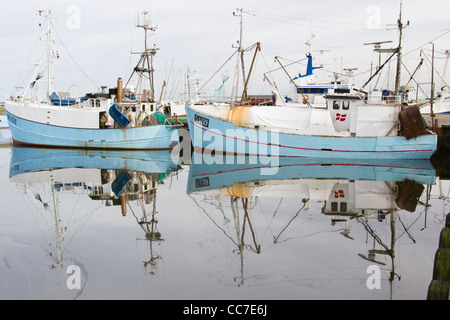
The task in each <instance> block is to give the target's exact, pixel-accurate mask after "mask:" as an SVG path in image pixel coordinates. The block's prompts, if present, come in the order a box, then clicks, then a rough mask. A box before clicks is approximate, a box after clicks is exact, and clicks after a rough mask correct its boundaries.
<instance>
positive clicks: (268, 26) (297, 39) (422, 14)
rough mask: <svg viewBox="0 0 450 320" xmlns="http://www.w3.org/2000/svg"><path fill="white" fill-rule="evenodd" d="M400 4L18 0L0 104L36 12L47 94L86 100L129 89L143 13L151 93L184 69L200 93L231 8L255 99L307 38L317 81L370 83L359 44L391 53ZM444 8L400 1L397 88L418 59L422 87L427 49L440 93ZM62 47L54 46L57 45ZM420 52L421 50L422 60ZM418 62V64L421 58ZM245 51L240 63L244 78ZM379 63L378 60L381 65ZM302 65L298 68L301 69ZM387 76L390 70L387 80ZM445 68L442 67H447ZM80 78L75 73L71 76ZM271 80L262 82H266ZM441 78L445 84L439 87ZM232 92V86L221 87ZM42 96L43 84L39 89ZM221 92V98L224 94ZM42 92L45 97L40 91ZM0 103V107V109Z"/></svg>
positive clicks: (368, 51)
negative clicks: (256, 46) (346, 73)
mask: <svg viewBox="0 0 450 320" xmlns="http://www.w3.org/2000/svg"><path fill="white" fill-rule="evenodd" d="M399 3H400V1H399V0H398V1H393V0H382V1H379V0H377V1H361V0H342V1H331V0H304V1H302V0H276V1H273V0H241V1H237V0H227V1H223V0H222V1H216V0H191V1H181V0H149V1H143V0H127V1H117V0H112V1H103V0H102V1H92V0H91V1H87V0H82V1H77V0H70V1H65V0H62V1H61V0H58V1H56V0H54V1H50V0H47V1H39V0H38V1H36V0H33V1H31V0H18V1H10V2H8V4H3V7H2V10H1V11H0V26H1V30H2V31H1V32H2V33H1V38H2V39H1V42H0V43H1V45H0V46H1V47H0V48H1V50H0V74H1V78H0V89H1V91H2V97H4V94H5V92H6V90H7V91H10V90H11V89H12V88H14V87H15V86H26V83H27V82H28V81H29V77H30V72H31V70H32V65H33V64H35V63H36V62H37V60H38V59H39V56H40V54H41V53H42V52H43V51H42V50H43V48H44V47H43V44H42V42H41V41H36V39H37V38H38V37H39V35H42V36H43V35H44V33H43V32H42V33H40V32H41V28H40V27H39V23H40V22H43V21H42V18H41V17H39V16H37V15H36V12H37V10H39V9H44V10H48V9H51V10H52V13H53V16H54V17H55V20H54V21H53V24H54V26H55V28H56V32H57V34H53V36H54V37H55V38H56V44H57V47H58V52H59V56H60V59H59V60H58V61H57V62H56V63H55V66H54V68H55V91H66V90H67V89H68V88H70V91H71V92H72V93H73V94H74V95H78V94H81V93H85V92H94V91H97V90H98V88H99V87H100V86H102V85H105V86H110V87H112V86H115V83H116V80H117V78H118V77H122V78H123V79H128V77H129V75H130V70H131V67H132V66H134V64H135V63H136V62H137V61H138V58H139V57H138V56H137V55H131V54H130V53H131V51H139V50H141V49H142V46H143V42H142V39H143V31H142V29H137V28H136V27H135V24H136V15H137V14H138V13H139V12H142V11H144V10H147V11H149V12H150V17H151V20H152V22H153V24H154V25H156V26H157V30H156V33H155V34H154V35H153V36H152V37H150V40H149V43H150V44H152V45H153V44H154V45H155V46H156V47H158V48H160V50H159V51H158V53H157V55H156V57H155V63H154V65H155V89H156V93H157V95H159V93H160V90H161V89H160V88H161V86H162V83H163V80H166V81H167V85H168V87H167V88H166V90H167V91H166V94H168V93H169V92H174V91H175V89H174V88H175V86H176V85H175V83H178V82H177V79H180V78H181V77H182V76H184V74H185V68H186V66H189V68H190V70H191V72H192V73H193V75H192V78H193V79H194V78H195V79H199V80H200V85H202V84H204V83H205V81H206V80H208V79H209V78H210V77H211V76H212V75H213V74H214V72H216V71H217V69H218V68H219V67H220V66H221V65H222V64H223V63H224V62H225V61H226V60H227V59H228V58H229V57H230V56H231V55H232V54H233V52H234V50H235V49H233V47H232V44H236V41H237V40H238V39H239V21H240V20H239V19H240V18H239V17H236V16H234V15H233V12H236V11H237V10H236V9H237V8H242V9H243V10H244V14H243V27H244V28H243V31H244V33H243V34H244V41H243V45H244V47H249V46H250V45H252V44H253V43H255V42H257V41H259V42H261V44H262V52H261V55H260V56H259V57H258V60H257V62H258V66H259V67H258V68H262V69H261V70H264V71H261V72H260V74H255V76H254V78H252V83H251V85H252V86H251V90H253V92H251V93H254V94H267V93H270V87H268V85H267V83H266V82H263V77H262V72H267V71H269V70H270V69H273V68H277V67H278V66H279V65H278V64H276V63H275V64H274V57H275V56H279V57H281V58H280V61H282V62H283V63H284V64H287V63H289V61H298V60H301V59H303V58H304V57H305V54H306V52H307V51H308V50H309V49H308V47H307V46H306V45H305V42H306V41H308V39H310V38H311V33H312V34H314V38H313V40H312V51H313V55H314V57H315V60H314V64H315V65H317V66H318V65H321V66H323V70H320V72H321V73H320V74H319V72H317V74H318V76H319V77H320V78H321V79H323V80H329V79H330V77H331V75H332V73H333V72H340V71H341V70H342V68H358V70H356V71H355V74H356V77H355V83H356V84H360V85H361V84H363V83H364V82H365V80H366V79H368V77H369V75H370V66H371V63H372V65H376V64H378V54H376V53H374V52H373V46H370V45H364V43H369V42H375V41H392V43H389V44H386V45H384V47H385V48H388V47H394V46H396V45H397V43H398V30H397V29H396V22H397V19H398V15H399ZM449 12H450V1H448V0H429V1H423V0H404V1H403V22H404V24H406V22H407V21H408V20H409V21H410V25H409V26H408V27H407V28H405V29H404V37H403V45H404V46H403V52H404V53H407V54H406V55H405V57H404V63H405V65H406V67H407V70H403V71H402V75H403V77H402V78H403V81H402V84H404V82H406V81H407V80H408V78H409V75H408V72H413V71H414V69H415V68H416V66H417V64H418V63H419V61H420V58H421V57H422V58H424V65H423V66H422V68H421V69H420V79H418V80H419V81H421V82H429V81H430V75H431V64H430V63H429V61H430V60H428V59H430V57H431V48H432V46H431V44H430V43H429V42H430V41H432V40H433V41H434V43H435V57H436V59H435V64H436V70H437V71H438V72H439V73H438V74H436V75H435V79H436V82H438V86H441V85H442V83H444V80H445V83H449V82H450V81H449V79H450V76H448V74H449V73H450V71H448V72H447V73H446V75H443V72H444V67H445V61H446V59H445V57H446V55H445V50H449V49H450V14H449ZM61 41H62V43H61ZM420 49H423V50H424V51H423V52H422V56H421V55H420V54H421V51H420ZM425 54H426V55H425ZM252 55H253V51H252V52H248V53H246V57H247V59H249V60H246V67H247V70H248V67H249V64H250V59H251V58H252ZM385 57H386V55H383V56H382V59H384V58H385ZM302 63H303V62H302ZM394 67H395V63H392V65H391V70H393V68H394ZM449 68H450V66H449ZM80 69H81V70H82V71H80ZM234 69H235V60H233V62H232V63H230V64H228V65H227V66H225V67H224V68H223V69H221V70H220V72H218V74H217V75H218V76H217V77H216V78H214V79H212V80H211V81H210V82H209V83H208V84H207V86H206V87H207V88H209V92H208V94H210V95H213V94H214V88H218V87H219V86H220V84H221V79H222V75H223V74H226V75H228V76H230V78H232V77H233V75H234ZM304 71H305V66H304V65H302V64H300V63H299V64H295V65H292V66H290V67H289V72H290V73H291V72H292V74H293V75H295V74H298V73H302V72H304ZM272 74H273V75H274V76H275V74H277V75H278V76H279V77H280V80H278V79H277V80H276V81H277V85H279V86H280V87H286V88H287V87H289V81H288V79H287V77H285V78H284V79H283V78H281V77H284V74H282V72H281V73H280V71H277V72H274V73H272ZM272 74H271V75H272ZM441 76H442V77H444V79H441ZM227 85H229V86H231V80H230V81H229V82H227ZM379 85H382V86H392V85H393V83H392V79H390V78H388V77H385V78H380V80H379ZM42 86H43V87H45V86H46V85H45V83H43V84H42ZM226 90H228V91H230V90H231V89H230V88H227V89H226ZM42 91H43V92H45V90H44V89H43V90H42ZM0 100H3V98H2V99H0Z"/></svg>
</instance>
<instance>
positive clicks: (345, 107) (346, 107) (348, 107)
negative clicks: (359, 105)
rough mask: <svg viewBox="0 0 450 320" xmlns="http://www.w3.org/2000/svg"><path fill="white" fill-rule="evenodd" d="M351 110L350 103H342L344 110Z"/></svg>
mask: <svg viewBox="0 0 450 320" xmlns="http://www.w3.org/2000/svg"><path fill="white" fill-rule="evenodd" d="M348 109H350V101H342V110H348Z"/></svg>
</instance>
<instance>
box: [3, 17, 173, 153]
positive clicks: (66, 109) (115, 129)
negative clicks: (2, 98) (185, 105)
mask: <svg viewBox="0 0 450 320" xmlns="http://www.w3.org/2000/svg"><path fill="white" fill-rule="evenodd" d="M39 15H41V16H43V17H44V18H45V20H46V23H47V30H46V41H47V54H46V57H47V62H48V63H47V66H44V65H42V62H43V60H44V57H45V56H43V58H42V59H41V61H40V63H39V64H38V66H37V67H36V70H35V72H34V75H33V77H32V80H31V81H30V84H29V85H28V86H27V87H26V88H25V90H24V92H16V93H15V94H14V95H11V96H10V98H9V99H8V100H7V101H6V103H5V108H6V114H7V118H8V123H9V127H10V130H11V133H12V137H13V141H14V143H15V144H17V145H20V144H25V145H39V146H52V147H78V148H98V149H170V148H172V147H173V145H175V144H176V143H177V141H178V131H177V129H178V128H179V127H180V126H181V124H179V123H173V122H172V121H170V119H169V117H168V115H166V114H164V113H163V111H162V110H161V109H162V108H160V107H159V106H158V105H157V103H156V101H155V94H154V86H153V57H154V55H155V54H156V51H157V48H148V47H147V35H148V32H149V31H150V32H153V31H154V29H155V28H154V27H152V26H151V25H150V23H149V21H148V19H146V17H144V22H143V23H142V24H139V22H138V25H137V27H140V28H143V29H144V32H145V49H144V51H143V52H142V53H141V58H140V60H139V62H138V64H137V66H136V67H135V68H134V70H133V73H132V74H131V76H130V79H129V80H128V82H127V83H126V84H125V86H124V87H123V82H122V79H121V78H119V79H118V80H117V88H112V89H109V90H107V89H106V87H103V88H102V92H101V93H94V94H87V95H85V96H83V97H78V98H73V97H70V96H69V94H68V93H60V94H56V93H55V92H54V91H53V72H52V70H53V59H55V58H56V50H55V48H54V45H53V44H54V41H53V40H52V38H51V30H50V25H51V18H52V15H51V11H48V12H46V11H39ZM45 67H46V68H47V71H48V75H47V95H46V96H45V97H44V98H43V99H41V98H40V97H38V96H37V95H33V91H34V90H33V89H34V88H35V87H37V86H36V83H38V82H39V81H40V80H41V79H42V78H43V75H42V73H40V72H39V70H40V69H43V68H45ZM135 74H137V75H138V77H139V79H138V86H137V87H136V88H135V89H134V88H132V87H131V86H130V85H129V83H130V80H131V78H132V77H133V76H134V75H135ZM146 79H148V80H149V81H148V82H149V83H148V82H147V81H146ZM144 83H145V85H144Z"/></svg>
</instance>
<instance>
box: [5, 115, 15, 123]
mask: <svg viewBox="0 0 450 320" xmlns="http://www.w3.org/2000/svg"><path fill="white" fill-rule="evenodd" d="M7 118H8V121H9V122H10V123H12V124H17V119H16V117H14V116H12V115H10V114H9V113H8V116H7Z"/></svg>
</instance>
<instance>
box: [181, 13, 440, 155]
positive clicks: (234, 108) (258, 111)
mask: <svg viewBox="0 0 450 320" xmlns="http://www.w3.org/2000/svg"><path fill="white" fill-rule="evenodd" d="M399 21H401V16H400V20H399ZM400 25H401V23H400ZM400 30H401V27H400ZM400 38H401V37H400ZM239 43H240V44H241V46H242V41H240V42H239ZM256 48H257V49H256V50H255V56H256V54H257V52H258V51H259V48H260V47H259V44H257V45H256ZM238 50H243V49H242V47H240V48H239V49H238ZM396 53H397V55H398V59H399V60H400V59H401V42H400V43H399V46H398V48H396ZM253 61H255V58H253ZM399 67H400V66H399ZM252 68H253V62H252V65H251V67H250V71H251V70H252ZM308 69H309V70H311V71H312V65H311V66H309V67H308ZM236 70H239V68H238V67H236ZM249 77H250V75H248V76H247V80H246V83H245V85H244V89H243V94H242V98H241V100H240V101H239V102H236V100H234V101H232V103H231V105H227V104H208V105H197V104H190V105H189V106H187V107H186V113H187V121H188V125H189V131H190V134H191V139H192V143H193V146H194V148H195V149H200V150H208V153H209V152H216V153H231V154H245V155H276V156H295V157H316V158H375V159H429V158H431V156H432V155H433V153H434V152H435V151H436V149H437V135H436V134H435V133H434V132H430V131H428V130H427V129H426V128H425V125H424V123H423V121H422V119H421V114H420V112H419V109H418V108H417V107H408V106H405V105H404V104H402V103H401V100H400V94H399V86H397V83H398V81H396V93H397V94H396V96H397V97H398V98H396V99H389V100H386V99H384V98H383V96H382V92H381V91H373V92H365V91H362V90H354V89H353V90H350V89H347V90H345V91H343V90H342V88H337V87H335V86H334V87H333V88H327V92H326V94H325V95H324V103H310V102H309V101H308V99H307V98H306V96H305V94H304V93H302V92H301V91H299V90H298V86H297V85H296V88H297V92H298V93H299V96H300V97H301V98H302V100H303V101H301V102H300V101H297V102H296V103H286V101H285V99H284V98H281V99H279V100H278V99H277V100H278V101H281V103H275V104H274V105H251V104H250V105H249V104H248V103H247V97H248V96H247V83H248V79H249ZM237 78H238V77H236V79H237ZM289 78H290V81H291V82H293V80H292V78H291V77H289ZM397 78H398V79H399V72H397ZM275 90H276V88H275ZM276 91H277V90H276ZM277 95H278V97H279V98H280V97H281V95H279V94H277Z"/></svg>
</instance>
